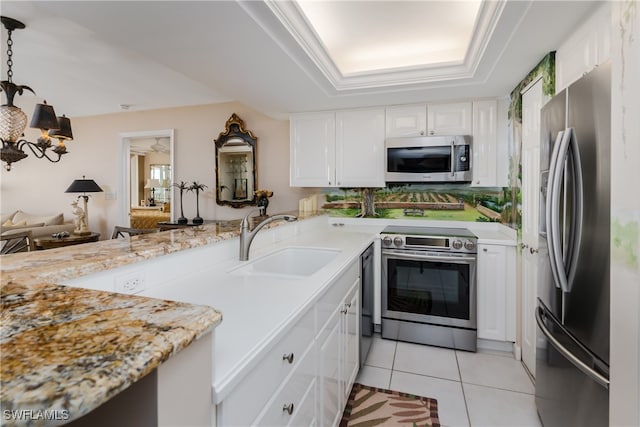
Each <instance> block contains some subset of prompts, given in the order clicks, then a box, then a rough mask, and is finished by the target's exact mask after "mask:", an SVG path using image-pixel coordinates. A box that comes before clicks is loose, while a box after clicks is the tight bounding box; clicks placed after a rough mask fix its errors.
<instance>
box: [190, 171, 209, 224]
mask: <svg viewBox="0 0 640 427" xmlns="http://www.w3.org/2000/svg"><path fill="white" fill-rule="evenodd" d="M205 188H207V186H206V185H204V184H200V183H199V182H197V181H193V184H191V187H189V191H195V192H196V217H195V218H193V223H194V224H202V223H203V222H204V220H203V219H202V218H200V192H201V191H202V190H204V189H205Z"/></svg>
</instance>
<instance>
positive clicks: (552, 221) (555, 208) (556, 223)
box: [546, 129, 571, 292]
mask: <svg viewBox="0 0 640 427" xmlns="http://www.w3.org/2000/svg"><path fill="white" fill-rule="evenodd" d="M570 139H571V132H570V131H569V130H568V129H565V130H564V131H561V132H558V136H557V137H556V141H555V144H554V146H553V153H552V155H551V164H550V166H549V183H548V185H547V212H546V216H547V226H548V230H547V246H548V249H549V259H550V260H551V263H550V264H551V272H552V273H553V278H554V283H555V285H556V287H557V288H560V289H562V290H563V291H565V292H566V291H567V288H568V286H567V276H566V274H565V270H564V261H563V259H562V248H561V247H562V236H561V234H560V193H561V185H562V181H563V180H562V176H563V172H564V164H565V160H566V157H567V150H568V147H569V142H570Z"/></svg>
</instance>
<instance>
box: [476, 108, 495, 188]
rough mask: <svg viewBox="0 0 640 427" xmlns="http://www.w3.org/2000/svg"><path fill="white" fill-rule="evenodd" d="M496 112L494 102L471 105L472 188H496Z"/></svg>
mask: <svg viewBox="0 0 640 427" xmlns="http://www.w3.org/2000/svg"><path fill="white" fill-rule="evenodd" d="M497 112H498V103H497V102H496V101H494V100H489V101H476V102H474V103H473V148H472V152H473V163H472V166H471V167H472V170H473V181H472V182H471V185H472V186H478V187H494V186H496V182H497V169H498V167H497V162H498V158H497V123H498V122H497Z"/></svg>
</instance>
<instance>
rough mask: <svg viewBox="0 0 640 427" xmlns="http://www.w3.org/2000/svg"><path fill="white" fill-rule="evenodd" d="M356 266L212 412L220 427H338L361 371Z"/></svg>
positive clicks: (342, 275) (344, 273) (346, 273)
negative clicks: (301, 426) (247, 426)
mask: <svg viewBox="0 0 640 427" xmlns="http://www.w3.org/2000/svg"><path fill="white" fill-rule="evenodd" d="M359 265H360V263H359V262H358V261H354V262H353V263H352V264H351V265H350V266H349V267H348V268H347V269H346V270H345V271H344V272H343V273H342V274H341V275H340V276H339V277H338V278H337V279H336V280H335V281H334V282H333V284H331V285H329V287H328V289H327V290H326V292H325V293H324V295H322V296H321V297H320V299H319V300H318V302H317V304H315V305H314V306H313V307H311V308H309V309H308V310H307V312H306V313H304V314H302V317H301V318H300V319H299V320H298V321H297V322H295V323H294V324H293V325H292V326H290V327H288V329H287V333H286V334H285V335H284V336H283V337H282V338H281V339H280V340H279V341H278V342H277V343H275V344H273V345H272V346H271V349H270V350H269V351H268V352H267V353H266V354H265V355H264V356H263V357H262V358H261V359H260V360H259V361H258V362H257V363H256V364H255V367H254V368H253V369H252V370H251V372H249V373H248V374H247V375H246V377H245V378H243V379H242V381H241V382H240V383H239V384H238V385H237V386H236V387H235V388H234V389H233V391H232V392H231V394H230V395H229V396H227V397H226V398H225V399H224V400H223V401H222V402H221V403H219V404H218V405H217V407H216V410H217V414H216V420H217V424H218V425H222V426H227V425H229V426H236V425H258V426H262V425H264V426H272V425H282V426H289V425H290V426H298V425H305V426H311V425H322V426H327V425H338V423H339V422H340V419H341V415H342V412H343V410H344V407H345V405H346V403H347V398H348V395H349V392H350V391H351V387H352V385H353V382H354V381H355V378H356V376H357V374H358V369H359V353H358V352H359V342H360V341H359V337H360V299H359V298H360V276H359Z"/></svg>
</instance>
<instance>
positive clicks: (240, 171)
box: [214, 113, 258, 208]
mask: <svg viewBox="0 0 640 427" xmlns="http://www.w3.org/2000/svg"><path fill="white" fill-rule="evenodd" d="M214 142H215V144H216V203H217V204H218V205H223V206H231V207H232V208H242V207H245V206H251V205H255V204H256V203H257V199H256V196H255V191H256V190H257V188H258V179H257V175H258V174H257V163H256V158H257V156H256V152H257V143H258V138H257V137H256V136H255V135H254V134H253V133H252V132H251V131H249V130H245V129H244V121H243V120H242V119H241V118H240V117H238V115H237V114H236V113H233V114H232V115H231V117H230V118H229V120H227V123H226V124H225V131H224V132H221V133H220V135H218V138H217V139H215V140H214Z"/></svg>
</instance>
